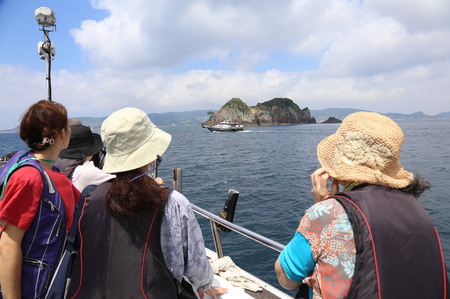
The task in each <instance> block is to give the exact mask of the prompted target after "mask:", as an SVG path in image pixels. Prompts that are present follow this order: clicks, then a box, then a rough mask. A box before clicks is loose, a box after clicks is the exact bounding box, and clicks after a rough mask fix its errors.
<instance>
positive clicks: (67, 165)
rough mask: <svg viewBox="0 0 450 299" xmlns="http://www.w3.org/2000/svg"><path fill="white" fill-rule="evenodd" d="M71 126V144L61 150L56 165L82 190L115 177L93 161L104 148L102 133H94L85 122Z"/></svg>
mask: <svg viewBox="0 0 450 299" xmlns="http://www.w3.org/2000/svg"><path fill="white" fill-rule="evenodd" d="M70 128H71V130H72V135H71V136H70V143H69V146H68V147H67V148H66V149H63V150H62V151H61V153H60V154H59V157H58V159H57V160H56V163H55V166H56V167H58V168H59V170H60V171H61V172H63V173H64V174H65V175H66V176H67V177H68V178H69V179H71V180H72V182H73V185H74V186H75V187H76V188H77V189H78V190H80V192H81V191H83V189H84V188H85V187H86V186H88V185H99V184H101V183H103V182H106V181H109V180H111V179H113V178H114V177H115V176H114V175H111V174H109V173H106V172H104V171H103V170H101V169H100V168H97V167H96V166H95V164H94V162H93V161H92V157H94V155H96V154H98V153H99V152H100V151H101V150H102V148H103V142H102V139H101V138H100V135H99V134H96V133H92V130H91V128H89V127H88V126H85V125H83V124H75V125H71V126H70Z"/></svg>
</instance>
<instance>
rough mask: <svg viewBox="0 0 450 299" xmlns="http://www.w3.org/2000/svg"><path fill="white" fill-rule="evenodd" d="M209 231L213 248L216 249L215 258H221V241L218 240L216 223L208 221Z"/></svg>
mask: <svg viewBox="0 0 450 299" xmlns="http://www.w3.org/2000/svg"><path fill="white" fill-rule="evenodd" d="M210 223H211V231H212V235H213V239H214V247H215V248H216V253H217V258H219V259H220V258H222V257H223V249H222V240H221V239H220V235H219V230H218V229H217V223H215V222H214V221H213V220H210Z"/></svg>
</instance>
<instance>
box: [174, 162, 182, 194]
mask: <svg viewBox="0 0 450 299" xmlns="http://www.w3.org/2000/svg"><path fill="white" fill-rule="evenodd" d="M182 175H183V169H181V168H175V169H174V170H173V188H174V189H175V190H177V191H178V192H180V193H182V183H183V182H182Z"/></svg>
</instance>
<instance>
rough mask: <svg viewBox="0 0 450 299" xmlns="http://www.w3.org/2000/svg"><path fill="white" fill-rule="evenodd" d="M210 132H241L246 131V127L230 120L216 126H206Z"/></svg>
mask: <svg viewBox="0 0 450 299" xmlns="http://www.w3.org/2000/svg"><path fill="white" fill-rule="evenodd" d="M205 128H207V129H208V130H209V131H210V132H239V131H244V126H243V125H240V124H238V123H236V122H232V121H230V120H225V121H221V122H220V123H218V124H216V125H208V126H205Z"/></svg>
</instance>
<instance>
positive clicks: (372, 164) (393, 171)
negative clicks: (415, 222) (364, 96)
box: [317, 112, 413, 188]
mask: <svg viewBox="0 0 450 299" xmlns="http://www.w3.org/2000/svg"><path fill="white" fill-rule="evenodd" d="M403 142H404V136H403V131H402V129H401V128H400V127H399V126H398V125H397V124H396V123H395V122H394V121H392V120H391V119H390V118H388V117H386V116H382V115H380V114H378V113H373V112H356V113H353V114H350V115H348V116H347V117H346V118H345V119H344V120H343V121H342V124H341V126H340V127H339V128H338V130H337V131H336V133H335V134H333V135H331V136H328V137H326V138H325V139H323V140H322V141H321V142H320V143H319V145H318V146H317V157H318V158H319V162H320V164H321V165H322V167H325V168H328V169H329V170H330V173H329V174H330V176H331V177H334V178H336V179H338V180H340V181H344V182H357V183H369V184H375V185H381V186H387V187H391V188H404V187H406V186H408V185H409V184H410V183H411V181H412V179H413V174H412V173H410V172H408V171H406V170H404V169H403V167H402V165H401V163H400V151H401V147H402V145H403Z"/></svg>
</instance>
